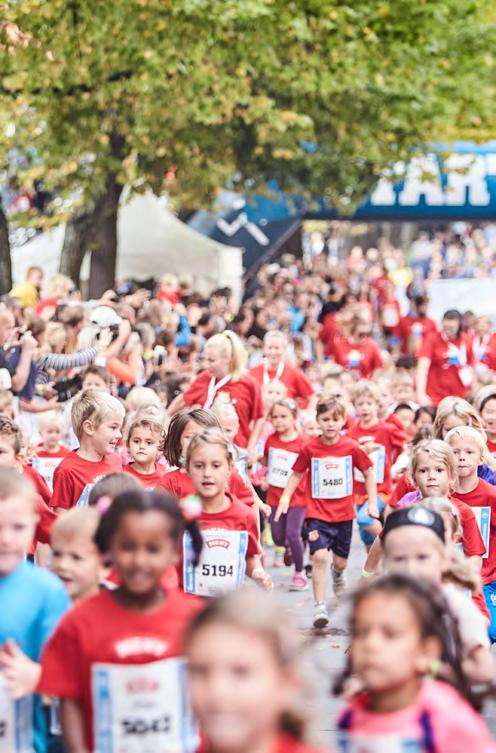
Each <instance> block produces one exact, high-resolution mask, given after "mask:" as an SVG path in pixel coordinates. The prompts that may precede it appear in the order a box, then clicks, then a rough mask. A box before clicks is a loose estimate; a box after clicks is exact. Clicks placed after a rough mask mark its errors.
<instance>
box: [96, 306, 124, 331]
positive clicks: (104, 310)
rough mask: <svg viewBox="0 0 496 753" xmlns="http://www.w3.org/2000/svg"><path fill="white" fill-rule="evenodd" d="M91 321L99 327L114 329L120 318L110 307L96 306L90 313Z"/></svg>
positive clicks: (120, 320)
mask: <svg viewBox="0 0 496 753" xmlns="http://www.w3.org/2000/svg"><path fill="white" fill-rule="evenodd" d="M91 321H92V322H93V323H94V324H98V326H99V327H116V326H118V325H119V324H120V323H121V322H122V318H121V317H120V316H119V314H117V313H116V312H115V311H114V309H113V308H111V307H110V306H97V307H96V308H95V309H93V311H92V312H91Z"/></svg>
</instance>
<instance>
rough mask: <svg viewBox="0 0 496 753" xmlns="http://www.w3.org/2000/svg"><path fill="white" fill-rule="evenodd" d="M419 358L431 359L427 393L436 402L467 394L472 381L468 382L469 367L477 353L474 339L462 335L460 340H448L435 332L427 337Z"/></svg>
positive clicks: (418, 355)
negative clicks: (466, 378)
mask: <svg viewBox="0 0 496 753" xmlns="http://www.w3.org/2000/svg"><path fill="white" fill-rule="evenodd" d="M417 357H418V358H428V359H429V361H430V362H431V363H430V367H429V373H428V376H427V389H426V391H427V394H428V395H429V397H430V399H431V400H432V404H433V405H437V404H438V403H439V402H440V401H441V400H442V399H443V397H447V396H448V395H453V396H454V397H464V398H465V397H467V395H468V393H469V392H470V386H471V385H470V383H467V384H464V383H463V381H462V380H463V377H464V374H465V367H466V366H472V365H473V363H474V355H473V353H472V346H471V344H470V339H469V338H468V337H467V335H465V334H463V333H462V334H461V335H460V337H458V338H457V339H456V340H450V341H448V340H446V339H445V338H444V337H443V336H442V335H441V333H439V332H435V333H434V334H431V335H429V336H428V337H426V338H425V340H424V342H423V344H422V347H421V348H420V350H419V351H418V354H417Z"/></svg>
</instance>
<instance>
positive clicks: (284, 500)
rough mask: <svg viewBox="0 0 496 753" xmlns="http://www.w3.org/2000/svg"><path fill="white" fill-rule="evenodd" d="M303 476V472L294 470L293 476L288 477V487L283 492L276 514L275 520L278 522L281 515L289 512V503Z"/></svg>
mask: <svg viewBox="0 0 496 753" xmlns="http://www.w3.org/2000/svg"><path fill="white" fill-rule="evenodd" d="M302 476H303V473H296V472H295V471H293V472H292V473H291V476H290V477H289V478H288V483H287V484H286V488H285V489H284V491H283V493H282V494H281V498H280V500H279V504H278V505H277V510H276V514H275V515H274V520H275V521H276V523H277V521H278V520H279V518H280V517H281V515H285V514H286V513H287V511H288V509H289V503H290V502H291V497H292V496H293V494H294V493H295V491H296V489H297V488H298V484H299V483H300V481H301V477H302Z"/></svg>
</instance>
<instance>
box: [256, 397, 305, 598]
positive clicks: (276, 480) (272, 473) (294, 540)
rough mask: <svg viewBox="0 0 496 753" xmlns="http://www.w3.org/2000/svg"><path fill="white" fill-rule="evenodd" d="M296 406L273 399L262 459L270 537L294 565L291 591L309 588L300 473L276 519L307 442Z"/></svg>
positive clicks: (292, 401)
mask: <svg viewBox="0 0 496 753" xmlns="http://www.w3.org/2000/svg"><path fill="white" fill-rule="evenodd" d="M297 418H298V405H297V403H296V402H295V401H294V400H290V399H289V398H282V399H281V400H276V402H275V403H274V404H273V405H272V407H271V409H270V411H269V420H270V421H271V422H272V425H273V427H274V434H271V435H270V437H269V438H268V439H267V442H266V443H265V451H264V459H265V463H266V464H267V483H268V489H267V504H268V505H270V508H271V513H270V519H269V522H270V526H271V531H272V538H273V540H274V543H275V544H276V545H277V546H281V547H286V553H285V558H286V561H288V555H289V557H290V560H289V561H290V562H292V563H293V564H294V568H295V571H294V575H293V578H292V580H291V584H290V586H289V590H290V591H304V590H306V589H307V588H308V583H307V578H306V575H305V570H304V567H303V553H304V549H303V540H302V538H301V531H302V527H303V521H304V519H305V511H306V501H305V488H306V478H305V475H306V474H304V475H303V477H302V479H301V481H300V483H299V485H298V487H297V489H296V491H295V493H294V494H293V496H292V497H291V503H290V505H289V507H288V511H287V512H286V513H284V514H282V515H281V516H280V517H279V518H278V520H277V521H276V520H275V516H276V513H277V507H278V505H279V501H280V498H281V494H282V491H283V489H284V488H285V487H286V484H287V481H288V478H289V476H290V474H291V471H292V468H293V465H294V463H295V460H296V458H297V457H298V455H299V454H300V452H301V450H302V448H303V447H304V446H305V444H306V443H307V442H308V438H307V437H304V436H302V435H301V434H300V433H299V432H298V431H297V429H296V421H297Z"/></svg>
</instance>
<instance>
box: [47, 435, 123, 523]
mask: <svg viewBox="0 0 496 753" xmlns="http://www.w3.org/2000/svg"><path fill="white" fill-rule="evenodd" d="M118 471H122V464H121V459H120V457H119V455H106V456H105V457H104V458H103V460H100V461H94V460H85V459H84V458H82V457H80V456H79V455H78V454H77V451H76V450H72V451H71V452H70V453H69V454H68V455H67V456H66V457H65V458H64V459H63V461H62V462H61V463H60V465H59V466H58V467H57V468H56V470H55V473H54V475H53V494H52V498H51V500H50V505H51V507H64V508H66V509H67V510H68V509H70V508H71V507H76V506H78V507H84V506H86V505H87V504H88V498H89V495H90V492H91V489H92V488H93V486H94V485H95V484H96V482H97V481H100V479H101V478H103V477H104V476H108V475H109V473H117V472H118Z"/></svg>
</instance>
